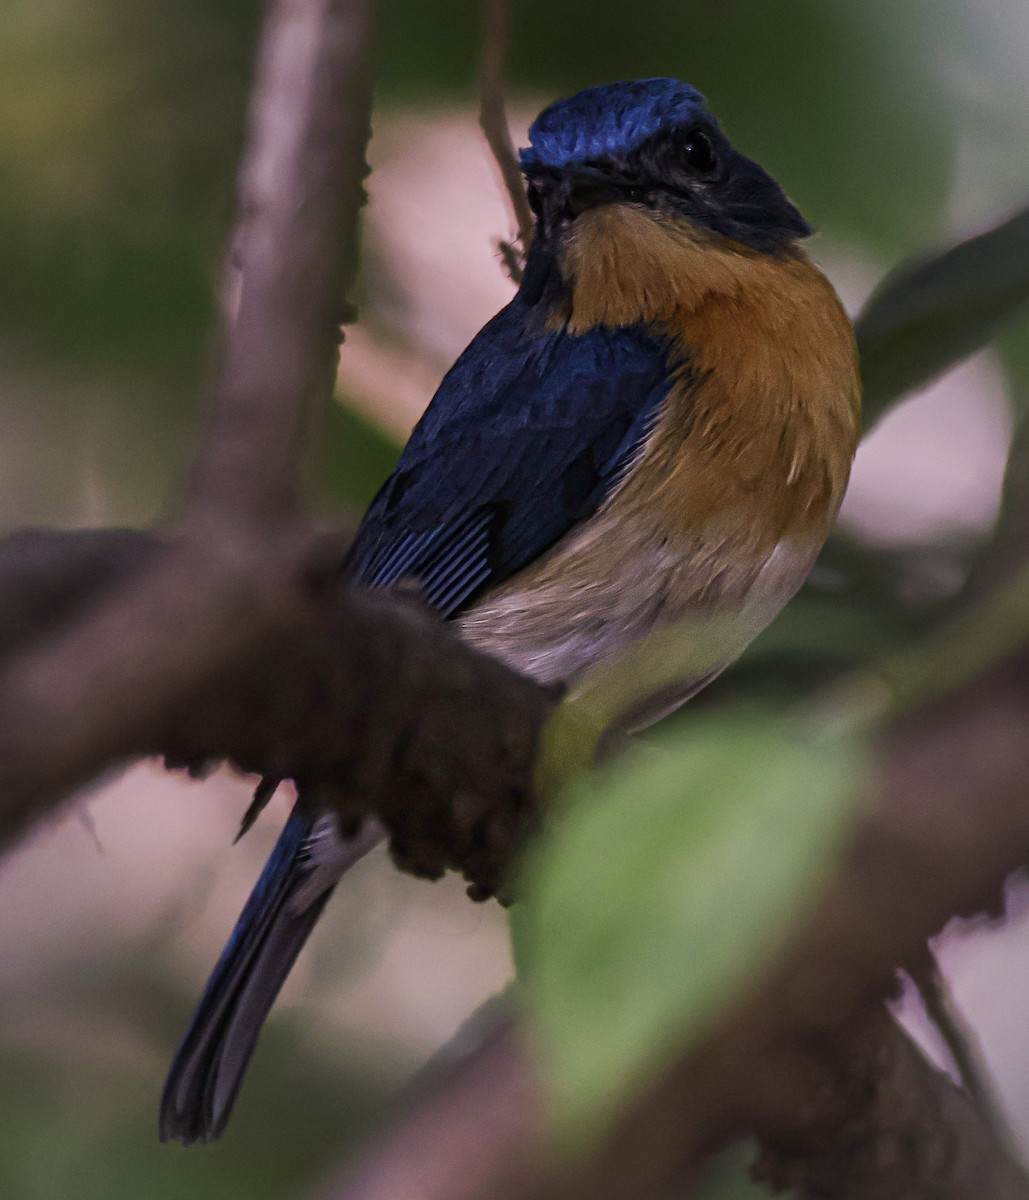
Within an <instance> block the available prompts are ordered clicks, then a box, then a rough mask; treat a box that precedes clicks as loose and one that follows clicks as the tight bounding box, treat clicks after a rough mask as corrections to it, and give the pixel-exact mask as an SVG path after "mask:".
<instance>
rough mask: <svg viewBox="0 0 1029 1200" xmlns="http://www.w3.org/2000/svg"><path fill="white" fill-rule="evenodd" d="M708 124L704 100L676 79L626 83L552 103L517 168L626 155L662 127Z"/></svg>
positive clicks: (535, 127)
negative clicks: (700, 121) (702, 121)
mask: <svg viewBox="0 0 1029 1200" xmlns="http://www.w3.org/2000/svg"><path fill="white" fill-rule="evenodd" d="M700 116H704V117H707V119H708V120H710V117H709V116H708V114H707V112H706V110H705V109H704V97H703V96H702V95H701V94H700V93H699V92H698V91H696V89H694V88H691V87H690V86H689V84H686V83H680V82H679V80H678V79H630V80H623V81H622V82H621V83H605V84H600V85H599V86H598V87H591V88H586V90H585V91H583V92H576V94H575V95H574V96H569V97H568V99H567V100H558V101H557V103H556V104H551V105H550V107H549V108H545V109H544V110H543V112H541V113H540V115H539V116H538V117H537V118H536V120H535V121H533V123H532V125H531V126H530V128H529V142H530V145H529V147H528V148H527V149H525V150H523V151H522V152H521V154H520V156H519V157H520V160H521V164H522V169H523V170H526V169H527V168H530V167H534V166H540V167H567V166H570V165H571V164H572V163H581V162H588V161H590V160H592V159H598V158H604V157H605V156H612V155H614V156H617V155H624V154H627V153H629V152H630V151H631V150H633V149H635V148H636V147H637V146H639V145H640V144H641V143H643V142H645V141H646V140H647V139H648V138H649V137H652V136H653V135H654V134H655V133H657V132H658V131H659V130H661V129H665V128H669V127H672V126H675V125H680V124H682V123H683V122H684V121H689V120H692V119H695V118H697V117H700Z"/></svg>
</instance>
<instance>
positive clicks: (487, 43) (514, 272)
mask: <svg viewBox="0 0 1029 1200" xmlns="http://www.w3.org/2000/svg"><path fill="white" fill-rule="evenodd" d="M482 19H483V26H482V52H481V55H480V58H479V125H480V127H481V129H482V132H483V133H484V134H485V137H486V141H487V143H488V145H489V148H490V151H491V152H492V154H493V157H494V159H495V160H496V163H497V166H498V167H499V168H500V176H501V179H502V180H503V182H504V187H505V188H506V190H507V195H508V199H509V200H510V201H511V211H512V213H513V214H514V220H515V228H516V229H517V234H516V236H515V240H514V242H505V241H501V242H500V252H501V255H502V256H503V259H504V266H505V268H506V269H507V273H508V274H509V275H510V276H511V278H512V279H513V280H514V282H515V283H520V282H521V278H522V268H523V265H524V263H525V256H526V255H527V254H528V251H529V243H530V242H531V241H532V227H533V219H532V209H531V208H530V207H529V200H528V197H527V196H526V194H525V184H524V183H523V182H522V172H521V168H520V167H519V166H518V156H517V155H516V154H515V149H514V143H513V142H512V140H511V130H510V128H509V126H508V123H507V110H506V107H505V105H504V62H505V60H506V58H507V46H508V33H509V28H510V23H511V21H510V13H509V11H508V5H507V0H484V2H483V7H482Z"/></svg>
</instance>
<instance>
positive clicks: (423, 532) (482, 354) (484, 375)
mask: <svg viewBox="0 0 1029 1200" xmlns="http://www.w3.org/2000/svg"><path fill="white" fill-rule="evenodd" d="M541 307H542V306H533V305H531V304H528V303H526V302H525V301H524V300H523V299H521V297H520V296H519V297H516V298H515V299H514V300H513V301H512V302H511V303H510V304H509V305H508V306H507V308H505V309H504V310H503V311H502V312H500V313H499V314H498V315H497V316H496V317H494V319H493V320H492V321H490V322H489V324H488V325H486V326H485V328H484V329H483V330H482V332H481V333H480V334H479V335H478V337H476V338H475V340H474V341H473V342H472V343H471V345H470V346H469V347H468V349H467V350H466V351H465V352H464V354H462V355H461V357H460V358H459V359H458V360H457V362H456V363H455V364H454V366H453V368H452V369H451V370H450V371H449V373H448V374H447V376H446V377H445V378H444V380H443V382H442V384H441V385H440V388H439V391H438V392H437V393H436V396H435V398H434V400H433V402H432V404H431V405H430V406H429V408H428V409H427V410H426V413H425V416H424V417H423V418H422V420H421V421H420V422H419V424H418V426H417V427H416V428H415V431H414V433H413V434H412V435H411V439H410V441H409V442H408V444H407V447H406V448H405V450H404V453H403V455H402V456H401V458H400V461H399V462H398V464H397V467H396V470H395V471H394V472H393V474H392V475H391V476H390V478H389V480H388V481H387V483H386V485H385V486H384V487H383V488H382V490H381V491H380V492H379V494H378V496H377V497H376V498H375V500H374V501H373V503H372V505H371V507H370V508H369V510H368V513H367V515H366V516H365V519H364V521H363V522H362V525H361V528H360V530H359V531H358V535H357V538H356V539H355V542H354V545H353V547H352V549H351V552H350V555H349V557H348V561H347V568H348V570H349V571H350V572H351V573H352V574H353V575H354V576H355V577H356V578H358V579H360V580H362V581H363V582H365V583H368V584H372V585H375V586H379V587H385V586H389V585H390V584H393V583H396V582H397V581H398V580H400V579H403V578H410V579H414V580H417V582H418V583H419V584H420V586H421V589H422V592H423V594H424V596H425V598H426V600H427V601H428V602H429V603H430V604H431V605H432V606H433V607H434V608H436V609H437V610H438V611H439V612H440V613H442V615H443V616H446V617H451V616H454V615H455V614H456V613H458V612H460V611H461V609H462V608H464V607H465V606H466V605H468V604H469V603H471V601H472V600H474V598H475V597H476V596H477V595H478V594H479V593H480V592H482V591H483V590H485V589H486V588H488V587H490V586H493V585H495V584H497V583H499V582H501V581H502V580H504V579H506V578H508V577H509V576H511V575H513V574H514V573H515V572H516V571H518V570H519V569H520V568H522V567H524V566H526V565H527V564H528V563H530V562H532V561H533V559H535V558H537V557H539V555H541V554H542V553H544V551H546V550H548V549H549V548H550V547H551V546H552V545H554V543H555V542H557V541H558V540H559V539H560V538H561V536H562V535H563V534H565V533H567V532H568V530H569V529H571V528H572V526H574V525H576V524H577V523H578V522H580V521H583V520H585V519H586V518H587V517H589V516H590V515H591V514H592V513H594V512H595V511H596V510H597V508H598V507H599V506H600V504H601V503H602V502H603V500H604V498H605V496H606V495H607V494H608V493H609V491H610V490H611V488H612V487H613V486H614V484H615V483H616V482H617V480H618V479H619V477H620V475H621V473H622V471H623V470H624V469H625V467H626V466H627V464H628V463H629V462H630V460H631V458H632V454H633V452H634V450H635V449H636V448H637V446H638V445H639V444H640V442H641V441H642V440H643V438H644V437H645V436H646V433H647V431H648V429H649V427H650V424H651V422H652V421H653V419H654V417H655V416H656V413H657V411H658V409H659V407H660V405H661V402H662V400H663V399H664V398H665V396H666V395H667V393H668V387H669V378H670V374H671V371H670V367H669V361H668V351H667V347H666V345H665V344H663V343H662V342H661V341H660V340H659V339H658V338H657V337H655V336H654V335H653V334H652V333H649V332H648V331H647V330H645V329H644V328H643V327H642V326H630V327H624V328H619V329H611V328H603V327H601V328H597V329H594V330H591V331H589V332H587V333H583V334H578V335H574V334H570V333H567V332H564V331H553V330H549V329H547V328H546V326H545V324H544V321H543V317H544V314H543V313H542V312H541Z"/></svg>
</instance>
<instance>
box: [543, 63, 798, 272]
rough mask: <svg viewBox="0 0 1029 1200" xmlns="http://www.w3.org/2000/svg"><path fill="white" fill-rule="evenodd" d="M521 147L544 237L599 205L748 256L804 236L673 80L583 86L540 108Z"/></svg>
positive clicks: (782, 200) (768, 182) (699, 104)
mask: <svg viewBox="0 0 1029 1200" xmlns="http://www.w3.org/2000/svg"><path fill="white" fill-rule="evenodd" d="M529 143H530V144H529V146H528V147H527V148H526V149H525V150H523V151H522V152H521V166H522V171H523V172H524V174H525V178H526V181H527V183H528V189H529V201H530V203H531V204H532V207H533V211H534V212H535V213H536V217H537V221H538V227H539V232H540V234H541V235H542V236H543V237H544V238H547V237H551V236H554V235H559V234H560V233H561V231H562V230H564V229H567V228H568V226H570V225H571V223H572V222H574V221H575V219H576V218H577V217H578V216H579V215H580V214H581V213H583V212H585V211H586V210H587V209H591V208H595V207H597V206H598V205H603V204H630V205H633V206H636V207H639V208H645V209H650V210H653V211H654V212H655V213H660V214H663V215H665V216H670V217H674V218H678V219H683V220H686V221H688V222H689V223H690V224H691V225H692V226H694V227H695V228H696V229H697V231H698V232H700V233H706V234H710V235H715V236H720V237H723V238H728V239H730V240H732V241H735V242H739V243H742V244H744V245H747V246H751V247H753V248H754V249H757V250H766V251H775V250H779V249H783V248H785V247H788V246H789V245H790V244H792V243H793V242H794V240H795V239H797V238H802V237H806V236H807V235H808V234H809V233H811V228H810V226H809V225H808V224H807V222H806V221H805V220H804V218H803V217H802V216H801V215H800V213H799V212H798V211H797V209H796V208H794V206H793V205H792V204H791V203H790V202H789V200H787V198H786V196H785V195H784V194H783V191H782V189H781V188H780V187H779V185H778V184H777V183H776V182H775V180H774V179H773V178H772V177H771V176H770V175H769V174H768V173H767V172H766V171H765V170H763V169H762V168H761V167H760V166H758V164H757V163H755V162H753V161H752V160H751V159H749V158H746V157H745V156H744V155H742V154H740V153H739V151H737V150H734V149H733V147H732V146H731V145H730V143H729V140H728V139H727V138H726V136H725V134H724V133H722V130H721V128H720V127H719V125H718V122H717V121H716V120H715V119H714V117H712V116H711V114H710V113H709V112H708V111H707V109H706V108H705V107H704V98H703V96H701V95H700V93H699V92H697V91H695V90H694V89H693V88H691V87H690V86H689V85H688V84H685V83H680V82H679V80H677V79H638V80H630V81H625V82H622V83H609V84H603V85H601V86H598V87H591V88H587V89H586V90H585V91H582V92H578V93H576V95H574V96H571V97H569V98H568V99H567V100H560V101H558V102H557V103H556V104H552V105H551V106H550V107H549V108H547V109H544V111H543V112H542V113H540V115H539V116H538V117H537V118H536V120H535V121H534V122H533V124H532V126H531V127H530V129H529Z"/></svg>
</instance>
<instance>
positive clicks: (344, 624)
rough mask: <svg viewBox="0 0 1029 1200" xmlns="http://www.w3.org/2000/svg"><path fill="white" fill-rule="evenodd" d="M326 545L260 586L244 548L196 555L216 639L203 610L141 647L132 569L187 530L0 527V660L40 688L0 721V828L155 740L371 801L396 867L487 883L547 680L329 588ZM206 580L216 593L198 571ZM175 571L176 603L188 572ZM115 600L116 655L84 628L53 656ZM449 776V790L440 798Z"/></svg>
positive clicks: (188, 559)
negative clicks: (239, 552) (118, 682)
mask: <svg viewBox="0 0 1029 1200" xmlns="http://www.w3.org/2000/svg"><path fill="white" fill-rule="evenodd" d="M341 554H342V546H341V543H340V541H339V540H338V539H335V538H332V539H323V540H322V541H320V542H317V543H312V544H311V545H310V547H309V549H308V552H307V553H306V555H305V557H304V558H303V559H302V560H301V562H300V564H298V570H299V567H300V566H302V568H303V574H302V576H299V577H298V578H297V579H296V580H295V581H294V583H293V585H292V586H288V587H287V586H281V587H278V588H277V590H276V589H274V588H266V589H265V591H264V592H263V593H259V594H258V595H257V596H255V595H254V594H253V592H252V580H251V579H250V573H249V570H248V568H247V566H246V565H245V564H244V566H243V568H242V569H241V570H240V571H239V572H238V573H237V574H236V575H233V572H232V567H231V566H230V567H228V568H227V569H225V570H224V571H223V572H222V573H220V574H219V573H218V571H217V569H216V568H214V567H212V568H211V570H210V571H209V572H208V573H207V574H206V576H205V577H204V584H205V590H204V592H203V595H202V596H201V600H202V601H204V602H212V601H213V602H215V603H219V602H224V603H226V604H227V605H232V607H233V611H234V612H235V616H236V631H235V636H233V637H228V638H225V640H224V641H221V642H218V641H217V639H216V637H215V635H208V634H207V631H206V630H205V629H203V628H201V629H199V630H192V629H190V630H188V631H187V633H188V637H185V638H183V637H177V636H176V631H175V627H174V626H173V625H168V626H164V628H165V629H166V630H167V633H166V634H165V635H163V636H162V635H160V634H159V633H158V634H157V635H156V640H158V641H159V642H160V644H159V645H157V646H155V647H153V648H151V649H150V652H149V653H144V651H145V650H146V649H147V646H146V638H147V636H148V635H150V631H151V630H155V629H156V630H160V628H161V627H162V625H161V620H160V618H159V616H157V615H155V613H154V612H153V611H149V610H148V611H147V612H146V613H145V614H141V613H140V612H139V610H138V608H136V607H134V605H136V604H137V603H138V595H139V590H140V589H139V587H138V586H137V581H140V580H141V581H143V582H144V583H145V585H147V586H150V585H152V582H153V579H154V578H156V577H158V576H157V574H156V573H154V572H153V571H152V570H151V568H150V564H151V563H152V562H153V561H154V559H155V558H161V559H162V562H163V569H164V570H167V569H168V568H169V566H170V564H173V563H176V562H181V563H182V564H183V569H184V570H189V571H190V572H191V573H192V572H194V571H196V570H197V568H198V564H200V562H201V560H200V559H199V558H198V556H197V554H196V550H195V547H185V546H182V547H176V546H174V545H169V543H167V542H166V541H163V540H161V539H159V538H158V537H156V536H154V535H149V534H142V533H134V532H132V531H126V530H116V531H112V532H110V533H108V534H104V533H103V532H102V531H94V532H90V533H88V534H78V533H70V534H68V533H43V532H39V533H31V534H21V535H17V536H15V537H13V538H10V539H8V540H7V541H6V542H0V630H3V631H4V635H5V637H4V639H2V640H0V667H2V666H3V665H5V661H4V657H3V655H4V653H5V652H6V654H7V656H9V657H13V658H14V661H15V666H14V667H13V668H8V670H7V671H6V672H5V673H4V674H3V676H2V678H4V679H5V680H10V679H12V678H14V679H17V678H18V677H19V673H27V674H28V675H29V677H30V678H36V677H40V676H42V677H44V678H45V672H47V671H48V670H52V671H53V672H55V674H54V675H53V676H52V678H53V680H54V687H53V688H51V689H46V688H45V687H42V692H41V698H42V702H43V703H45V704H46V705H48V707H47V708H46V710H45V721H46V723H45V724H41V723H39V722H40V721H41V720H42V719H43V718H41V717H40V708H39V707H38V706H37V707H35V708H22V709H12V710H11V711H10V713H9V714H5V716H4V719H3V721H2V722H0V785H2V786H0V843H3V842H9V841H10V840H11V839H13V838H14V837H16V836H17V835H18V833H20V832H21V830H22V829H23V828H24V826H25V823H26V822H27V821H28V820H29V819H30V818H31V817H32V816H33V815H36V814H37V813H38V812H39V811H40V810H41V809H43V808H44V807H45V806H46V805H47V804H48V803H52V802H54V801H56V800H57V799H58V798H60V796H62V795H63V794H64V793H65V792H66V791H67V790H68V788H69V787H70V786H72V785H73V784H74V783H76V782H78V780H79V779H80V778H84V777H86V776H87V775H88V774H89V772H90V771H95V770H99V769H101V768H102V767H104V766H106V765H108V764H109V763H111V762H112V761H116V760H118V759H119V758H127V757H131V756H137V755H151V754H161V755H164V756H165V757H166V758H167V759H169V760H170V761H171V762H172V763H173V764H177V765H183V766H191V767H201V766H202V765H204V764H205V763H207V762H209V761H212V760H215V761H216V760H222V759H224V760H228V761H229V762H231V763H233V764H234V765H235V766H237V767H238V768H239V769H240V770H243V771H251V772H255V773H259V774H271V775H277V776H285V777H289V778H291V779H294V780H296V781H297V782H298V784H299V785H300V786H301V788H302V789H303V791H304V793H305V794H312V796H314V795H315V794H316V796H317V799H318V800H319V801H321V802H324V803H330V804H335V805H336V807H337V808H338V809H339V810H340V812H341V813H342V815H343V816H344V817H345V818H346V819H348V820H350V821H357V820H359V819H360V818H361V817H363V816H364V815H365V814H367V813H369V812H371V811H373V810H374V811H377V812H378V814H379V815H380V817H381V819H382V820H383V822H384V823H385V825H386V827H387V828H388V829H389V830H390V832H391V834H392V839H391V844H392V847H393V851H394V855H395V856H396V858H397V859H398V861H400V862H401V863H402V864H403V865H404V866H405V867H406V868H407V869H408V870H411V871H414V872H415V873H417V874H422V875H429V876H437V875H439V874H441V873H442V871H443V870H445V869H447V868H453V869H455V870H458V871H461V872H462V873H463V874H464V875H465V877H466V878H467V879H468V880H469V882H470V883H472V884H473V885H474V886H475V888H476V891H477V894H480V895H485V894H489V893H491V892H492V891H494V890H495V889H496V887H497V886H498V884H499V881H500V875H501V873H502V871H503V868H504V865H505V864H506V862H507V861H508V860H509V858H510V855H511V852H512V847H513V845H514V843H515V842H516V841H518V840H519V839H520V838H521V837H522V836H524V834H525V831H526V828H527V826H528V823H529V820H530V819H531V812H532V805H531V799H532V783H533V761H534V758H535V754H536V748H537V742H538V739H539V734H540V729H541V727H542V724H543V723H544V721H545V720H546V718H547V716H548V715H549V713H550V711H551V709H552V707H553V704H554V702H555V700H556V694H555V693H554V692H547V691H545V690H543V689H541V688H539V687H537V686H536V685H535V684H533V683H531V682H530V681H529V680H527V679H525V678H524V677H522V676H520V675H517V674H515V673H513V672H511V671H509V670H507V669H506V668H505V667H503V666H501V665H500V664H499V663H497V662H496V661H494V660H493V659H491V658H488V657H486V656H485V655H482V654H479V653H477V652H475V651H473V650H471V649H470V648H469V647H467V646H466V645H464V643H462V642H461V641H459V640H458V638H457V637H456V636H454V634H453V632H452V630H451V629H450V628H449V627H447V626H446V625H444V624H443V623H442V622H441V621H440V620H439V619H438V618H437V617H435V616H434V615H433V614H431V613H429V612H428V611H427V610H425V609H423V608H422V606H421V605H420V604H418V603H417V602H416V601H414V600H412V599H407V598H404V597H403V596H398V595H395V594H391V593H378V594H366V593H351V592H348V591H343V590H341V587H340V585H339V583H338V582H337V581H336V568H337V564H338V563H339V560H340V557H341ZM274 566H275V564H274V563H273V568H274ZM220 580H224V584H223V586H224V592H218V591H216V590H215V589H214V586H213V585H214V584H215V583H216V582H218V581H220ZM173 583H174V590H173V592H172V597H171V600H170V601H169V607H170V610H171V611H174V612H178V611H179V609H178V604H179V597H180V596H181V594H182V593H183V591H186V592H188V590H189V587H190V578H182V579H180V580H178V581H173ZM233 585H235V586H233ZM112 593H114V595H113V598H112ZM157 599H158V600H159V599H160V597H159V596H158V597H157ZM123 606H124V611H125V615H126V622H127V626H128V628H127V630H126V636H131V637H132V639H134V640H133V643H132V649H131V650H130V651H129V658H128V661H127V662H126V660H123V659H121V658H120V657H119V654H120V651H121V646H118V645H111V644H108V643H105V642H103V641H99V642H98V643H97V644H96V645H95V646H93V647H91V653H92V658H91V660H90V663H89V664H88V665H89V666H91V667H92V668H94V673H93V674H91V673H90V671H89V670H87V669H86V665H84V664H82V662H81V660H80V659H77V660H76V661H75V662H74V663H73V666H75V667H77V668H78V669H79V673H76V672H75V671H69V670H68V664H67V659H66V656H65V650H64V646H65V643H66V640H67V636H70V637H71V638H72V639H74V640H75V641H76V642H77V643H78V646H79V647H81V644H82V643H81V638H82V628H83V626H82V624H81V621H80V622H79V623H78V624H73V632H72V633H71V634H70V635H66V636H62V633H61V630H62V629H63V628H64V627H65V625H66V624H67V623H68V622H69V620H71V619H72V617H73V615H80V614H81V613H83V612H85V613H87V614H88V613H89V612H90V611H91V610H92V609H94V608H98V609H99V611H100V613H101V628H106V621H107V620H109V619H110V614H111V613H112V612H118V611H122V610H123ZM196 610H197V608H196V606H194V608H193V609H191V612H195V611H196ZM219 636H223V634H222V635H219ZM135 639H140V643H139V645H138V657H136V653H137V643H136V642H135ZM26 646H27V647H28V648H27V649H26ZM76 653H77V654H78V653H81V650H80V649H76ZM179 654H182V655H183V656H184V657H185V658H186V660H187V665H186V666H185V668H182V669H179V670H177V671H175V672H174V673H173V675H172V677H171V679H169V678H168V677H167V676H160V675H156V674H152V672H153V671H154V670H155V667H154V662H155V660H163V659H164V658H165V657H166V656H167V658H168V659H169V660H170V663H169V665H168V666H163V665H162V667H161V670H172V669H173V668H174V660H175V659H176V657H177V655H179ZM112 663H114V664H116V665H117V666H118V667H119V668H124V667H128V668H129V669H131V670H133V671H135V672H136V679H137V680H138V686H139V688H140V689H141V691H140V692H139V693H138V694H135V693H133V692H131V691H130V692H128V693H127V694H125V695H124V696H122V695H121V694H120V693H118V692H116V691H114V690H112V689H110V688H105V687H104V683H103V681H104V679H105V672H107V671H109V670H110V666H111V664H112ZM62 672H63V674H62ZM79 680H82V681H85V682H86V683H88V682H89V681H90V680H92V681H93V685H94V686H93V687H92V690H91V691H90V692H89V693H88V694H85V695H79V694H77V693H73V692H71V690H70V688H69V681H70V682H73V683H74V682H78V681H79ZM41 686H42V685H41ZM146 689H150V690H151V691H155V692H157V694H158V696H159V699H158V701H157V702H152V701H151V698H150V697H149V696H148V695H147V692H146ZM2 694H3V695H4V697H5V698H6V696H8V695H10V693H9V692H8V693H2ZM23 697H24V693H23ZM55 728H57V730H58V733H57V735H55V734H54V730H55ZM455 794H456V795H458V796H461V797H464V799H463V800H462V801H460V802H459V803H457V804H455V803H454V796H455ZM470 797H475V800H474V802H473V801H472V800H471V799H470Z"/></svg>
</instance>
